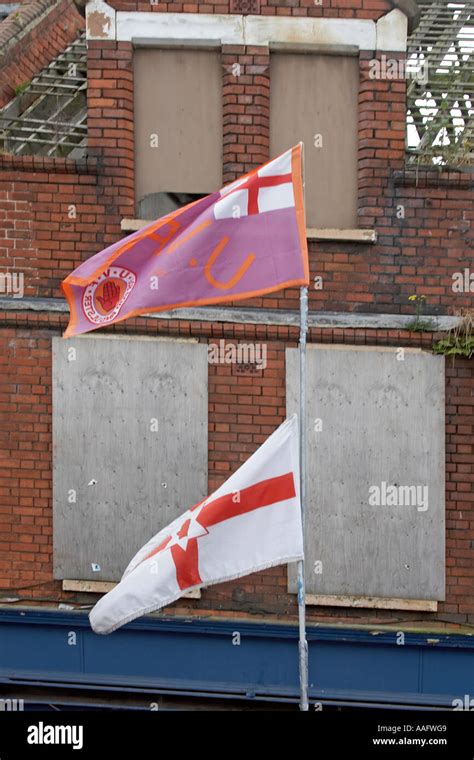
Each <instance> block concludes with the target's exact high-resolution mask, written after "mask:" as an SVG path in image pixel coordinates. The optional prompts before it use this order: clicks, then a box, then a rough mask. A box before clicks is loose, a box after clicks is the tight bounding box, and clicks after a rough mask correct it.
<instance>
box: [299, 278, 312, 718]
mask: <svg viewBox="0 0 474 760" xmlns="http://www.w3.org/2000/svg"><path fill="white" fill-rule="evenodd" d="M307 331H308V288H307V287H303V288H300V346H299V348H300V414H299V418H300V420H299V422H300V426H299V431H300V498H301V523H302V526H303V540H304V536H305V531H304V524H305V519H304V518H305V514H304V513H305V506H306V504H305V502H306V461H305V459H306V458H305V452H306V423H305V396H306V388H305V385H306V383H305V380H306V334H307ZM298 621H299V634H300V638H299V655H300V710H302V711H306V710H308V709H309V706H308V642H307V641H306V592H305V577H304V558H303V559H302V560H300V561H299V562H298Z"/></svg>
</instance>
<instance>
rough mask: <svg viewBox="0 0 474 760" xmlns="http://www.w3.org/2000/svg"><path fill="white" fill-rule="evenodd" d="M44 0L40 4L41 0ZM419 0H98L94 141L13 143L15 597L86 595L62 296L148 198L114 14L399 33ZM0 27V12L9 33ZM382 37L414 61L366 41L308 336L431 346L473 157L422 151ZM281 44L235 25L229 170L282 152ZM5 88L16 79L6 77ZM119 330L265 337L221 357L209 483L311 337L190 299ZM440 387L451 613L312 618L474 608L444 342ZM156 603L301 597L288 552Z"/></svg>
mask: <svg viewBox="0 0 474 760" xmlns="http://www.w3.org/2000/svg"><path fill="white" fill-rule="evenodd" d="M42 5H46V3H43V4H42ZM42 5H41V3H39V2H38V3H30V4H26V6H27V8H28V10H27V13H30V11H29V8H30V7H34V6H41V7H42ZM51 5H54V7H55V10H54V13H53V12H51V14H50V15H51V20H50V21H49V22H48V23H51V24H52V25H56V26H57V23H58V22H57V17H60V18H61V19H62V20H64V18H65V16H64V13H67V14H68V16H67V19H68V29H70V30H71V31H72V30H74V31H76V30H78V29H81V24H82V23H83V21H82V18H81V17H80V16H79V15H78V14H77V13H76V11H75V10H73V7H72V6H71V5H67V4H64V3H62V4H61V3H59V4H58V3H52V4H51ZM63 5H64V8H63ZM405 5H406V6H408V4H405ZM405 5H404V4H403V3H396V2H390V1H389V0H351V2H349V1H348V0H325V2H323V3H321V4H319V3H315V2H313V0H268V2H267V1H266V0H261V1H260V2H248V3H246V2H239V0H230V2H229V0H227V1H226V2H223V1H222V0H221V1H219V0H216V2H209V3H197V4H196V3H154V4H151V5H150V4H149V3H144V2H132V0H130V1H129V0H113V2H111V4H110V5H109V6H107V7H106V11H104V6H103V5H102V4H100V3H95V4H94V3H92V4H89V7H88V19H89V20H88V29H89V34H88V36H89V40H88V52H87V99H88V100H87V106H88V116H87V128H88V129H87V134H88V141H87V156H86V157H85V158H83V159H76V160H74V159H70V158H51V157H42V156H15V155H8V154H6V153H4V154H3V155H1V156H0V198H1V210H0V267H1V269H2V270H3V271H7V272H23V273H24V297H23V298H22V299H19V298H18V299H14V298H12V297H11V296H10V295H8V296H7V297H8V298H9V300H8V301H7V297H2V298H1V299H0V300H1V310H0V346H1V350H0V365H1V376H0V411H1V422H0V441H1V446H0V452H1V453H0V587H1V588H2V590H3V592H4V595H5V596H9V597H11V596H15V597H18V598H19V599H20V602H19V604H22V605H29V606H31V605H33V606H37V605H43V606H49V607H51V605H53V604H56V603H60V602H63V603H68V604H71V605H73V606H74V605H79V604H87V603H90V602H91V595H90V594H84V593H80V592H67V591H64V590H62V585H61V582H60V581H59V580H54V579H53V567H52V561H53V543H52V533H53V526H52V520H53V507H52V504H53V501H52V500H53V494H52V457H53V439H52V338H53V337H55V336H60V335H61V333H62V332H63V330H64V329H65V326H66V324H67V313H65V310H64V308H60V307H59V306H58V304H59V301H58V299H60V298H61V291H60V287H59V286H60V282H61V280H62V279H63V278H64V276H65V275H66V274H67V273H68V272H70V271H71V270H72V269H73V268H74V267H76V266H77V265H78V264H79V263H80V262H81V261H83V260H84V259H85V258H87V257H89V256H90V255H93V254H94V253H96V252H97V251H99V250H101V249H102V248H104V247H105V246H107V245H109V244H111V243H113V242H115V241H116V240H118V239H119V238H120V237H122V236H123V235H124V234H125V233H124V229H127V223H126V222H125V223H124V221H123V220H133V219H135V218H136V216H137V213H136V205H135V204H136V197H135V172H134V165H135V164H134V156H135V150H136V146H135V145H134V73H133V51H134V43H133V42H132V41H128V40H123V39H120V38H118V39H112V37H113V36H114V35H113V30H114V28H115V26H114V25H115V20H114V21H113V22H110V23H109V22H108V21H107V19H109V20H110V18H112V16H114V19H115V15H114V14H115V12H121V13H125V12H127V13H129V14H132V15H133V14H139V13H141V12H147V13H150V12H152V13H154V14H180V13H185V14H218V15H222V16H224V15H226V14H234V15H239V14H242V13H243V14H246V13H248V12H249V13H250V14H253V15H254V16H255V15H259V14H260V15H261V16H262V17H267V18H268V17H274V18H275V19H276V20H280V19H283V18H287V19H288V18H293V19H298V20H305V19H306V20H308V22H309V21H310V20H312V19H328V20H329V19H333V20H337V19H339V20H353V21H356V20H369V21H372V22H374V24H375V22H377V21H379V20H380V19H382V18H383V17H385V16H386V15H387V14H390V13H392V14H395V16H392V18H395V21H396V25H395V26H396V30H397V34H398V29H399V28H401V29H402V30H403V28H404V25H406V24H408V23H410V24H411V23H413V21H414V20H413V18H412V17H410V16H409V17H408V18H407V16H406V15H405V12H404V9H405V10H406V7H405ZM66 6H67V8H66ZM397 6H400V7H401V8H402V10H400V8H398V7H397ZM65 9H66V10H65ZM104 13H105V15H103V16H102V18H100V14H104ZM239 17H240V18H245V15H244V16H243V17H242V16H239ZM136 18H137V16H136V15H135V16H134V19H136ZM70 19H71V20H70ZM124 23H125V22H124ZM130 23H132V22H131V21H130ZM137 23H138V22H137ZM56 26H54V27H53V32H52V39H54V45H49V46H48V48H47V51H46V53H45V52H44V47H42V43H41V41H40V38H41V35H38V37H37V38H36V40H35V39H32V40H31V41H30V47H31V49H33V50H35V57H36V60H37V62H38V64H39V66H38V67H40V66H42V65H44V64H45V63H47V56H48V55H50V56H52V55H54V51H55V49H57V48H58V47H60V46H61V45H64V44H65V43H66V42H67V41H68V40H66V39H63V37H62V36H61V35H62V34H63V35H68V34H69V31H68V32H65V31H64V30H63V31H62V32H57V33H56V32H55V31H54V30H55V29H56ZM50 28H51V27H50ZM119 28H120V26H119V24H118V23H117V29H119ZM348 34H350V33H348ZM1 35H2V32H1V30H0V40H1ZM117 36H118V37H119V35H117ZM136 36H137V37H139V36H140V33H137V35H136ZM155 36H156V37H160V34H159V33H157V34H156V35H155ZM203 36H204V37H206V36H207V34H206V32H203ZM250 36H251V35H250ZM388 38H389V37H388ZM400 39H403V33H402V34H401V37H400ZM35 45H36V48H35V47H34V46H35ZM10 55H11V57H10V58H9V59H8V61H7V62H6V63H5V61H4V63H3V75H5V76H7V77H8V78H9V81H10V84H12V85H15V84H16V83H18V81H19V80H20V79H21V78H22V77H25V78H26V77H28V76H29V69H28V68H27V66H26V62H25V67H26V68H22V70H21V72H20V73H15V74H14V75H13V74H12V73H11V72H12V70H13V69H12V67H13V66H15V65H16V64H15V60H16V58H15V55H16V53H15V51H14V50H13V51H12V52H11V54H10ZM45 55H46V58H45ZM382 55H385V56H389V57H390V58H395V59H402V58H403V56H404V53H403V51H402V50H400V49H399V47H398V48H395V49H393V50H391V49H390V48H388V47H383V48H382V49H380V50H376V51H374V50H367V49H365V50H360V51H359V73H360V80H359V92H358V103H359V108H358V155H357V217H358V219H357V228H356V229H353V230H348V231H346V234H343V233H341V231H337V230H336V231H334V230H332V231H331V230H329V231H325V230H324V229H316V230H313V231H312V234H311V237H310V240H309V261H310V273H311V282H312V283H313V282H315V278H318V277H321V278H322V287H320V288H317V287H310V292H309V308H310V314H311V316H312V317H314V320H315V321H314V322H313V326H312V327H311V329H310V334H309V342H310V343H317V344H327V345H347V346H370V347H375V348H378V347H393V348H399V347H405V348H423V349H424V350H426V351H430V349H431V347H432V345H433V343H434V342H435V341H436V340H438V339H439V338H440V326H442V325H443V324H447V320H446V318H447V317H449V316H451V315H453V314H454V313H455V311H456V310H458V309H461V308H463V307H464V308H469V307H471V306H472V289H471V291H469V290H467V291H466V292H458V293H454V292H453V287H452V284H453V275H454V273H456V272H464V270H466V269H468V268H469V266H470V265H471V262H472V259H471V251H470V242H469V240H470V234H471V230H472V220H473V217H474V212H473V210H472V208H473V207H472V181H471V179H470V175H469V174H468V173H463V172H461V171H455V170H448V169H446V170H439V169H437V168H435V167H432V168H429V167H426V166H420V167H419V168H418V169H416V170H415V169H413V168H407V166H406V161H405V113H406V100H405V97H406V81H405V80H403V79H397V80H389V79H372V78H371V77H370V76H369V65H370V61H372V60H373V59H374V57H375V58H377V57H381V56H382ZM270 57H271V45H270V48H269V45H268V44H246V45H239V44H234V42H225V41H223V42H222V47H221V62H222V113H223V120H222V130H223V131H222V147H223V151H222V155H223V158H222V161H223V165H222V176H223V181H224V182H225V183H227V182H230V181H232V180H233V179H235V178H236V177H237V176H238V175H240V174H242V173H244V172H246V171H249V170H250V169H252V168H254V167H255V166H258V165H259V164H261V163H263V162H265V161H266V160H268V159H269V158H270V157H271V156H270V87H271V81H270V80H271V77H270ZM235 64H239V66H240V69H239V72H240V73H239V76H238V77H236V76H235V75H234V74H233V66H234V65H235ZM6 93H7V95H8V94H10V95H11V90H8V88H7V89H6ZM400 209H402V213H400ZM128 229H130V227H128ZM362 231H366V237H365V239H364V236H363V233H362ZM412 294H418V295H421V294H422V295H424V296H426V302H425V303H426V305H425V313H426V317H427V318H428V317H429V318H430V319H432V324H433V326H432V327H430V328H429V329H426V330H425V331H422V332H420V331H416V330H415V331H414V330H413V329H408V328H409V327H410V322H411V321H412V319H413V314H414V307H413V304H412V303H411V302H410V301H409V300H408V299H409V296H411V295H412ZM238 308H242V309H246V308H258V309H262V310H271V312H272V313H273V312H274V311H276V310H280V311H281V312H282V313H283V312H287V311H288V310H296V309H297V308H298V291H297V290H296V289H293V290H288V291H285V292H282V293H276V294H272V295H268V296H264V297H262V298H257V299H252V300H249V301H248V302H241V303H240V304H239V305H238ZM342 315H344V319H343V318H342ZM318 318H319V320H320V321H319V322H318ZM324 318H327V321H326V323H324ZM443 320H445V321H444V322H443ZM105 332H107V334H115V335H148V336H171V337H193V338H197V339H198V341H199V342H202V343H204V344H206V343H210V342H213V341H214V342H215V340H216V339H217V340H220V339H224V340H225V341H234V342H235V341H246V342H248V341H260V342H264V343H265V344H266V345H267V352H268V353H267V356H268V362H267V367H266V369H265V370H264V371H263V372H260V373H257V374H254V375H250V376H240V375H238V374H236V373H235V372H234V371H233V368H232V367H230V366H226V365H209V385H208V391H209V407H208V409H209V416H208V430H209V451H208V462H209V471H208V485H209V492H211V491H212V490H214V489H215V488H216V487H217V486H218V485H220V484H221V483H222V482H223V481H224V480H225V478H226V477H228V476H229V474H230V473H231V472H233V471H234V470H235V469H236V467H237V466H238V465H239V464H240V463H242V462H243V461H245V459H246V458H247V457H248V456H249V455H250V454H251V453H252V452H253V451H255V449H256V448H257V447H258V445H259V444H260V443H261V442H262V441H263V440H265V438H266V437H267V436H268V435H269V434H270V433H271V432H272V431H273V429H274V428H275V426H277V425H278V424H279V423H280V422H282V421H283V420H284V419H285V416H286V406H285V398H286V391H285V349H286V348H288V347H294V346H296V345H297V342H298V328H297V326H296V325H293V326H291V325H290V324H288V325H284V324H278V321H277V322H274V323H271V321H270V323H267V324H265V323H263V324H252V323H250V322H249V323H245V322H244V323H242V322H240V323H236V322H234V321H233V320H232V319H231V318H229V320H228V321H226V320H225V318H224V316H223V317H222V319H220V320H219V321H207V320H206V319H205V318H203V319H202V320H200V319H199V317H198V316H197V317H195V318H189V319H183V318H182V317H181V316H180V313H179V312H176V315H173V318H172V319H169V318H158V319H156V318H137V319H132V320H129V321H127V322H125V323H121V324H119V325H117V326H115V327H109V328H107V330H106V331H104V333H105ZM445 394H446V407H445V414H446V417H445V432H446V533H445V546H446V594H445V599H444V600H438V604H437V609H436V611H426V610H423V609H421V610H420V609H410V608H405V609H403V611H402V610H400V609H390V608H388V609H378V608H377V607H376V606H375V607H372V608H370V607H358V606H357V605H355V606H354V605H353V606H346V607H345V606H330V605H327V606H324V605H323V606H321V605H309V606H308V607H307V618H308V623H309V624H312V623H316V622H317V623H322V624H328V625H334V624H336V623H337V624H341V623H342V624H344V625H346V626H350V625H357V626H359V625H365V626H369V625H370V626H373V625H387V626H390V627H392V628H393V630H397V631H398V630H410V629H414V628H417V627H422V628H424V629H428V630H433V631H434V630H436V631H438V632H440V631H444V632H445V633H449V632H450V633H454V632H456V631H457V632H459V633H465V632H467V631H469V626H472V624H474V585H473V581H474V495H473V489H472V483H473V480H474V472H473V437H472V432H473V424H474V384H473V376H472V363H471V361H469V360H468V359H462V358H458V357H457V358H455V360H451V359H448V358H447V359H446V385H445ZM184 506H187V505H183V507H184ZM159 614H160V615H162V616H164V617H166V618H169V617H170V616H177V617H180V616H181V617H182V616H187V617H189V616H196V617H202V616H207V615H211V616H213V617H222V618H224V619H236V618H238V619H247V620H249V621H253V622H259V621H266V622H268V621H274V622H276V621H284V622H289V623H294V621H295V620H296V614H297V608H296V596H295V595H294V594H291V593H288V591H287V571H286V568H285V567H278V568H273V569H269V570H267V571H265V572H261V573H258V574H256V575H254V576H249V577H246V578H242V579H239V580H236V581H232V582H229V583H226V584H222V585H219V586H214V587H211V588H208V589H204V590H203V591H202V596H201V598H200V599H184V600H180V601H178V602H176V603H175V604H173V605H172V606H171V607H169V608H167V609H166V610H165V611H163V612H162V613H159Z"/></svg>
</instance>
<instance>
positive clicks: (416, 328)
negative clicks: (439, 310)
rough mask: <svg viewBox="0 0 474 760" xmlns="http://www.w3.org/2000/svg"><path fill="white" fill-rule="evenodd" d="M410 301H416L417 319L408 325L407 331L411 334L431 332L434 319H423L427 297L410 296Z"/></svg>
mask: <svg viewBox="0 0 474 760" xmlns="http://www.w3.org/2000/svg"><path fill="white" fill-rule="evenodd" d="M408 300H409V301H414V302H415V305H416V314H415V318H414V319H412V321H411V322H409V323H408V324H407V330H410V332H425V331H426V330H431V329H432V327H433V320H432V319H429V318H428V319H423V308H424V305H425V301H426V296H416V295H414V296H408Z"/></svg>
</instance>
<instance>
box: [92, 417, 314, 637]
mask: <svg viewBox="0 0 474 760" xmlns="http://www.w3.org/2000/svg"><path fill="white" fill-rule="evenodd" d="M302 558H303V533H302V528H301V505H300V496H299V458H298V420H297V417H296V415H293V417H290V419H288V420H286V422H284V423H283V425H280V427H279V428H278V429H277V430H276V431H275V432H274V433H273V434H272V435H271V436H270V438H268V439H267V440H266V441H265V443H264V444H263V445H262V446H261V447H260V448H259V449H258V450H257V451H256V452H255V454H253V455H252V456H251V457H250V459H248V460H247V462H245V464H243V465H242V466H241V467H240V468H239V469H238V470H237V472H235V473H234V474H233V475H232V476H231V477H230V478H229V479H228V480H227V481H226V482H225V483H224V484H223V485H222V486H221V487H220V488H218V489H217V491H215V492H214V493H213V494H211V496H208V497H207V498H206V499H204V500H203V501H201V502H199V503H198V504H195V505H194V506H193V507H191V508H190V509H188V510H187V512H185V513H184V514H183V515H181V516H180V517H178V518H177V519H176V520H174V521H173V522H172V523H171V524H170V525H168V526H167V527H166V528H163V530H161V531H160V532H159V533H157V534H156V535H155V536H153V538H152V539H151V540H150V541H148V543H147V544H145V546H144V547H143V548H142V549H140V551H139V552H138V553H137V554H136V555H135V557H134V558H133V559H132V561H131V562H130V564H129V565H128V567H127V569H126V570H125V572H124V574H123V577H122V580H121V581H120V583H119V584H117V586H115V588H114V589H112V591H110V592H109V593H108V594H106V595H105V596H104V597H102V599H100V601H99V602H98V603H97V604H96V605H95V607H94V608H93V610H92V611H91V613H90V616H89V618H90V622H91V626H92V628H93V630H94V631H95V633H112V631H115V630H116V629H117V628H120V626H122V625H125V623H129V622H130V621H131V620H134V619H135V618H137V617H140V616H141V615H146V614H147V613H149V612H153V611H154V610H158V609H160V608H161V607H165V606H166V605H168V604H171V602H174V601H175V600H176V599H178V598H179V597H180V596H182V594H183V593H184V592H185V591H188V590H189V589H192V588H200V587H202V586H210V585H212V584H214V583H222V582H223V581H228V580H231V579H233V578H239V577H240V576H242V575H248V574H250V573H255V572H257V571H258V570H264V569H265V568H267V567H272V566H274V565H281V564H286V563H287V562H294V561H297V560H299V559H302Z"/></svg>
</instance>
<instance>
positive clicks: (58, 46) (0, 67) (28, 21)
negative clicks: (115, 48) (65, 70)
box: [0, 0, 85, 107]
mask: <svg viewBox="0 0 474 760" xmlns="http://www.w3.org/2000/svg"><path fill="white" fill-rule="evenodd" d="M84 28H85V22H84V19H83V18H82V16H80V15H79V13H78V12H77V10H76V7H75V5H74V3H73V2H72V0H33V2H25V3H23V4H22V5H21V7H20V8H19V9H18V10H17V11H15V12H14V13H11V14H10V15H9V16H8V17H7V18H6V19H5V21H3V22H2V23H1V24H0V107H1V106H3V105H5V103H8V101H9V100H11V99H12V98H13V97H14V96H15V87H18V86H19V85H21V84H24V83H25V82H29V81H30V80H31V79H32V78H33V77H34V75H35V74H38V73H39V72H40V71H41V69H42V68H44V67H45V66H47V65H48V64H49V63H50V62H51V61H52V60H54V58H55V57H56V56H57V54H58V53H60V52H61V51H62V50H64V49H65V48H66V47H67V46H68V45H69V44H70V43H71V42H73V41H74V40H75V39H76V38H77V37H78V36H79V34H80V33H81V31H83V30H84Z"/></svg>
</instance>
